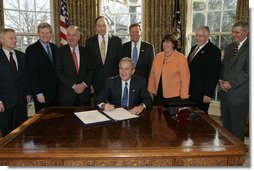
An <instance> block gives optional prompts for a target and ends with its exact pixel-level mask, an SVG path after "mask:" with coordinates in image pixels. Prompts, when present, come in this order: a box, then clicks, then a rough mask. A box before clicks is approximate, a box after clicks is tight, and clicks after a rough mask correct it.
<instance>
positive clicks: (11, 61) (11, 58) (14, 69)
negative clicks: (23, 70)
mask: <svg viewBox="0 0 254 171" xmlns="http://www.w3.org/2000/svg"><path fill="white" fill-rule="evenodd" d="M9 54H10V64H11V69H12V70H13V71H14V72H15V73H17V66H16V62H15V61H14V59H13V53H12V52H10V53H9Z"/></svg>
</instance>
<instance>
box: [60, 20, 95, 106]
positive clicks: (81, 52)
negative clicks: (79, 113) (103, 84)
mask: <svg viewBox="0 0 254 171" xmlns="http://www.w3.org/2000/svg"><path fill="white" fill-rule="evenodd" d="M79 39H80V31H79V28H78V27H77V26H73V25H72V26H69V27H68V29H67V42H68V44H67V45H64V46H62V47H60V48H59V49H57V52H56V70H57V75H58V79H59V82H58V102H59V104H60V105H73V106H81V105H82V106H85V105H87V106H88V105H90V98H91V94H90V86H91V83H92V78H93V67H92V63H91V61H90V58H89V56H88V54H87V52H86V49H85V48H84V47H81V46H79V45H78V41H79Z"/></svg>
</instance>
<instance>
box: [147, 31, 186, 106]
mask: <svg viewBox="0 0 254 171" xmlns="http://www.w3.org/2000/svg"><path fill="white" fill-rule="evenodd" d="M161 44H162V48H163V51H162V52H160V53H158V54H157V55H156V56H155V58H154V60H153V65H152V68H151V72H150V76H149V81H148V91H149V92H150V94H151V96H152V97H153V99H154V104H155V105H164V104H165V102H168V101H174V100H175V99H187V98H188V97H189V84H190V71H189V66H188V62H187V59H186V58H185V56H184V55H183V54H182V53H180V52H178V51H177V50H176V48H177V40H176V39H175V37H174V36H173V35H172V34H171V35H169V34H167V35H165V36H164V37H163V38H162V42H161Z"/></svg>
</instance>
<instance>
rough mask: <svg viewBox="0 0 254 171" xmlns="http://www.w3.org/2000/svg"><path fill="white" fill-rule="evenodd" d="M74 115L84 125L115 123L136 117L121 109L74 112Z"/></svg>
mask: <svg viewBox="0 0 254 171" xmlns="http://www.w3.org/2000/svg"><path fill="white" fill-rule="evenodd" d="M74 114H75V115H76V116H77V117H78V118H79V119H80V120H81V121H82V122H83V123H84V124H87V125H88V124H93V123H100V122H116V121H122V120H126V119H132V118H137V117H138V116H137V115H133V114H131V113H130V112H129V111H128V110H126V109H124V108H121V107H120V108H115V109H113V110H111V111H99V110H90V111H83V112H75V113H74Z"/></svg>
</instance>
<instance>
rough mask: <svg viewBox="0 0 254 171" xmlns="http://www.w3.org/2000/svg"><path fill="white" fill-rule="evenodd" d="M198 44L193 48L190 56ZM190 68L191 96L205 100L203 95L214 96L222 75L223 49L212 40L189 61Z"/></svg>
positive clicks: (201, 100)
mask: <svg viewBox="0 0 254 171" xmlns="http://www.w3.org/2000/svg"><path fill="white" fill-rule="evenodd" d="M195 48H196V45H195V46H193V47H192V48H191V51H190V53H189V55H188V58H189V56H190V54H191V53H192V51H193V50H194V49H195ZM189 68H190V76H191V79H190V89H189V94H190V98H192V99H193V100H196V101H199V102H203V96H204V95H206V96H209V97H213V95H214V91H215V88H216V85H217V83H218V80H219V77H220V70H221V51H220V49H219V48H218V47H217V46H215V45H214V44H212V43H211V42H210V41H209V42H208V43H207V44H206V45H205V46H204V47H203V48H202V49H200V50H199V52H198V53H197V54H196V55H195V57H194V58H193V60H192V61H191V62H190V63H189Z"/></svg>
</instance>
